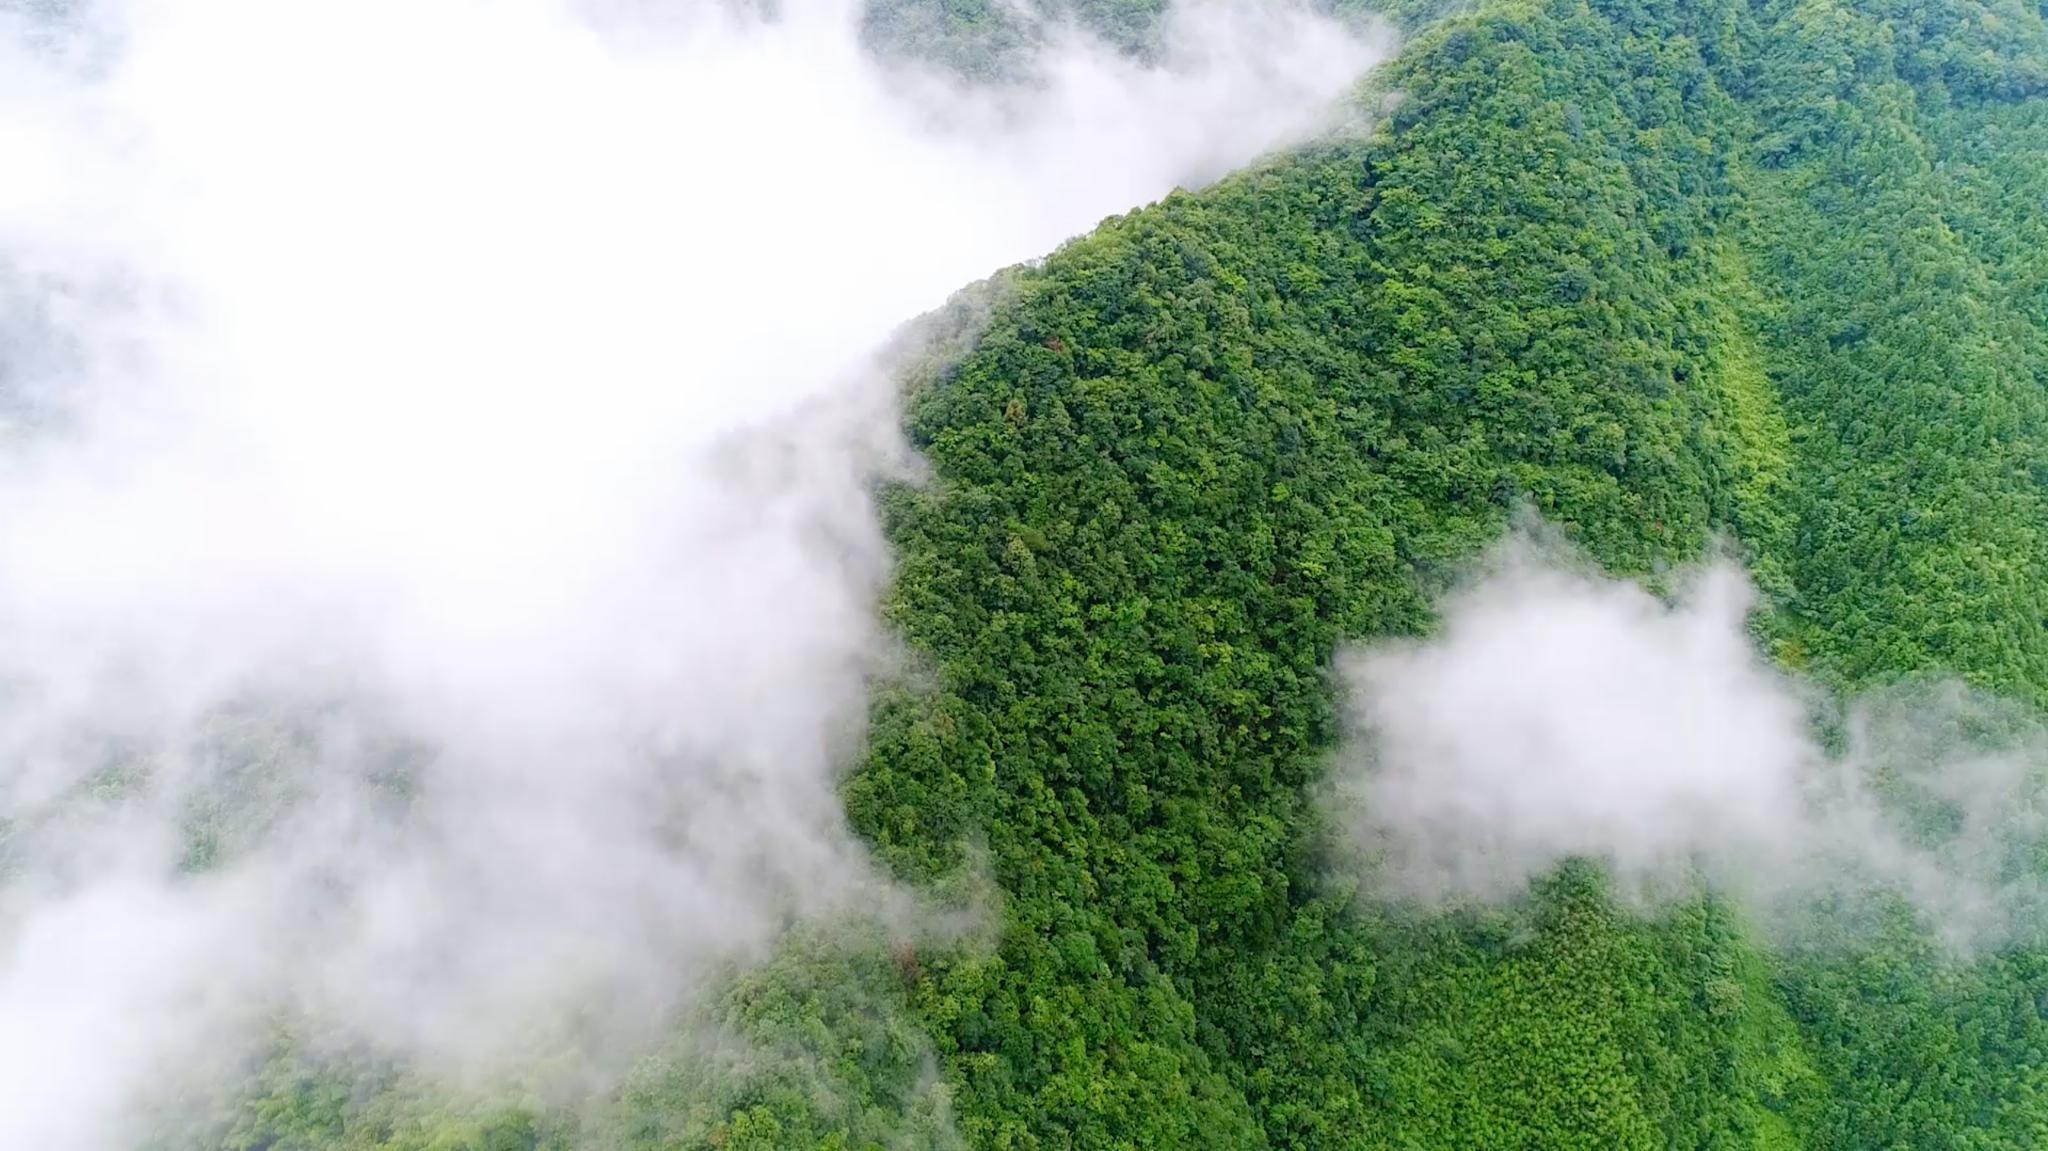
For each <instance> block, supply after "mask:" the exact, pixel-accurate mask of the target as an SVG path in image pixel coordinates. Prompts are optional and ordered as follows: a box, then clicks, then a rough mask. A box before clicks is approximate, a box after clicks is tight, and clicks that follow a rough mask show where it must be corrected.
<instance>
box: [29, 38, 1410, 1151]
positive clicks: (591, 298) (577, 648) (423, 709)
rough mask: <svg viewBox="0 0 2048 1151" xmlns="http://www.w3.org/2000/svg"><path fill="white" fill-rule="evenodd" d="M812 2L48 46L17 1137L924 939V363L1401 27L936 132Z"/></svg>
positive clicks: (480, 1057) (1240, 53)
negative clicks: (881, 827)
mask: <svg viewBox="0 0 2048 1151" xmlns="http://www.w3.org/2000/svg"><path fill="white" fill-rule="evenodd" d="M620 7H621V8H622V9H623V8H624V7H627V6H620ZM780 8H781V12H780V15H779V17H778V18H776V19H774V20H763V19H762V18H760V17H759V16H758V15H757V14H749V13H748V12H747V11H743V10H741V9H737V8H731V7H726V6H722V5H718V4H714V3H709V2H706V3H685V4H678V5H675V6H672V7H667V8H660V7H653V6H638V7H633V8H632V10H631V11H630V12H622V11H612V12H609V13H608V14H605V15H602V16H598V15H594V14H592V13H591V12H589V11H572V10H571V9H569V8H568V7H565V6H564V5H563V4H560V3H556V2H553V0H495V2H485V0H351V2H349V3H312V2H309V0H175V2H173V0H132V2H126V3H109V4H104V5H101V6H98V7H90V8H84V9H81V10H79V11H76V12H73V13H71V14H70V15H68V16H64V17H62V18H61V19H59V18H45V20H46V22H45V23H42V24H36V23H34V22H33V21H32V20H30V19H28V18H19V19H17V20H16V22H15V25H14V26H13V29H12V31H13V32H14V33H17V34H16V35H10V36H8V37H5V38H4V44H5V46H4V47H0V171H6V172H8V173H9V177H8V179H7V180H6V181H4V182H0V184H4V187H0V269H4V272H5V274H4V276H0V286H4V288H5V291H4V293H0V299H5V301H6V318H5V322H4V323H0V333H4V337H0V339H4V349H0V350H4V353H5V362H4V365H0V373H4V374H0V406H4V407H6V408H8V409H9V410H8V413H7V414H8V417H9V423H8V425H7V427H8V429H9V430H8V431H6V432H5V433H4V437H5V438H4V439H0V815H4V816H5V818H6V819H7V820H8V821H9V826H10V829H11V834H10V839H9V844H8V846H9V851H10V859H11V861H12V868H13V870H12V873H11V881H10V883H9V885H8V886H7V888H6V889H5V893H4V896H0V898H4V904H0V1145H5V1146H37V1147H49V1148H58V1149H63V1148H80V1149H85V1151H92V1149H95V1148H100V1147H105V1146H111V1145H114V1144H116V1143H118V1142H119V1141H120V1140H121V1139H122V1138H123V1137H124V1130H125V1129H124V1126H123V1125H124V1123H126V1122H127V1121H128V1119H127V1117H128V1115H129V1108H130V1105H131V1104H132V1103H133V1102H134V1099H135V1096H136V1094H137V1092H138V1090H140V1089H142V1088H145V1087H154V1086H163V1085H165V1084H167V1083H171V1081H172V1080H174V1079H175V1074H174V1072H175V1071H176V1070H177V1069H180V1068H183V1069H187V1070H189V1069H191V1068H193V1067H195V1066H197V1067H201V1068H202V1069H203V1070H207V1071H209V1072H210V1071H211V1069H212V1065H213V1063H215V1062H219V1061H227V1062H232V1060H233V1059H234V1058H236V1057H237V1056H238V1055H239V1054H240V1053H244V1052H245V1051H246V1050H247V1044H248V1043H249V1042H252V1041H253V1040H254V1039H256V1038H257V1037H258V1033H259V1032H260V1031H261V1029H262V1026H263V1023H262V1019H263V1018H264V1016H263V1012H265V1011H267V1010H269V1009H270V1008H273V1007H281V1008H287V1009H292V1010H297V1011H302V1012H305V1013H308V1014H310V1015H311V1016H313V1017H318V1018H325V1019H328V1020H346V1021H348V1023H349V1025H351V1026H352V1027H354V1028H356V1029H357V1030H358V1031H359V1032H360V1033H361V1034H362V1036H363V1037H364V1038H367V1039H369V1040H370V1041H373V1042H376V1043H379V1044H383V1045H385V1046H387V1047H392V1048H396V1049H400V1050H407V1051H412V1052H415V1053H418V1054H420V1055H421V1056H422V1057H426V1058H430V1059H438V1060H442V1061H445V1062H449V1063H451V1064H453V1065H459V1066H471V1067H474V1066H477V1065H478V1064H479V1062H480V1061H481V1062H482V1063H486V1064H487V1063H489V1062H491V1061H492V1060H502V1059H506V1058H515V1057H517V1055H518V1054H519V1053H520V1052H524V1051H528V1050H530V1049H532V1048H534V1047H549V1046H553V1047H555V1048H560V1047H562V1046H563V1045H570V1046H571V1047H574V1046H575V1045H584V1046H587V1047H589V1051H587V1052H586V1054H588V1055H589V1056H590V1057H591V1058H596V1057H597V1055H598V1054H599V1053H600V1052H601V1050H602V1051H610V1050H630V1049H631V1046H632V1042H633V1041H634V1040H635V1039H636V1038H638V1037H640V1036H641V1033H642V1032H643V1031H644V1030H645V1029H646V1028H647V1027H648V1026H650V1025H651V1023H652V1022H654V1021H658V1020H659V1019H660V1017H661V1015H662V1012H663V1011H664V1009H665V1008H667V1007H668V1006H669V1005H671V1004H672V1003H674V1002H675V1000H676V998H677V997H678V996H680V995H684V994H686V993H687V991H688V990H689V988H690V987H691V985H692V981H693V979H695V978H697V977H698V976H699V975H701V973H702V972H703V971H704V970H706V969H708V968H709V967H710V966H712V965H713V964H715V963H718V962H720V961H723V960H725V959H727V958H730V957H733V956H735V955H744V954H746V953H748V952H749V951H750V950H752V949H754V948H757V947H759V946H762V945H763V944H764V943H766V942H767V941H769V940H771V939H772V938H773V937H774V936H775V934H776V932H777V931H779V930H780V926H781V925H782V924H783V923H785V922H786V921H787V919H788V917H790V916H793V915H795V916H801V915H804V914H809V913H812V912H816V911H820V910H826V909H833V908H841V907H846V906H850V905H854V904H858V905H861V906H870V905H872V906H876V907H884V906H886V905H888V903H889V902H890V900H891V899H893V898H894V897H893V896H891V895H889V893H888V890H887V886H886V885H885V884H882V883H881V882H880V881H879V880H877V879H876V878H875V877H874V876H873V875H871V873H870V871H869V869H868V868H867V866H866V865H865V862H864V860H863V859H862V856H861V853H860V852H859V850H858V849H857V847H856V845H854V844H853V843H852V842H851V841H850V838H849V836H848V835H847V834H846V832H845V830H844V828H843V826H842V819H841V815H840V812H839V809H838V805H837V799H836V794H835V790H834V772H835V770H836V768H837V767H838V766H839V765H840V764H841V763H842V762H843V760H844V754H843V753H844V751H845V748H846V746H847V741H848V739H849V738H851V737H852V736H853V735H855V734H857V727H858V723H859V720H860V716H861V711H862V706H863V705H862V691H863V684H864V678H865V677H866V676H867V675H868V674H870V673H871V672H872V671H873V670H874V669H875V668H876V667H877V666H878V664H877V661H878V660H880V659H882V658H884V653H885V652H886V650H887V645H886V643H885V642H884V639H885V637H883V636H882V635H881V634H879V630H878V625H877V623H876V621H875V619H874V617H873V613H872V611H871V610H870V609H871V603H872V600H873V597H874V595H875V593H876V590H877V588H878V586H879V583H880V581H881V580H882V579H883V578H884V576H885V575H886V566H887V556H886V554H885V549H884V547H883V545H882V541H881V539H880V536H879V530H878V527H877V525H876V523H875V520H874V517H873V516H872V514H871V512H870V509H869V507H868V505H867V501H866V497H865V495H864V492H865V486H866V483H867V481H868V480H869V479H870V478H871V477H872V475H873V474H874V472H875V469H876V468H877V467H880V466H883V464H884V463H885V462H886V461H887V459H888V458H889V457H890V456H891V455H892V453H893V452H894V451H895V450H896V448H895V447H894V445H893V436H894V432H893V418H892V416H891V415H890V413H889V411H888V405H887V404H886V403H885V402H876V400H875V397H878V396H886V394H887V392H886V384H883V383H880V382H878V381H877V379H876V378H875V373H874V371H873V369H872V366H871V361H870V356H871V354H872V353H873V352H874V350H875V349H876V348H877V347H878V346H879V345H880V344H881V343H882V341H883V340H884V339H885V338H886V337H887V336H888V335H889V333H890V332H891V330H892V329H893V328H894V327H895V326H896V325H897V324H899V323H901V322H902V321H904V320H906V319H908V318H910V317H911V316H913V315H915V314H916V313H918V312H920V311H922V310H924V309H926V308H929V307H931V306H934V305H936V304H938V303H939V302H941V301H942V300H943V299H944V298H945V296H946V294H947V293H948V292H949V291H951V290H952V289H953V288H955V287H956V286H958V285H960V284H962V283H964V282H966V281H969V280H971V279H974V278H977V277H979V276H982V275H985V274H986V273H988V272H989V271H990V270H992V269H993V268H995V267H998V266H1001V265H1004V264H1007V263H1011V262H1014V261H1017V260H1020V259H1024V258H1029V257H1032V256H1035V255H1038V254H1040V253H1042V252H1044V251H1045V250H1047V249H1049V248H1051V247H1052V246H1054V245H1056V244H1057V243H1058V242H1059V241H1061V240H1062V239H1064V238H1065V237H1067V236H1070V235H1072V234H1075V233H1077V232H1080V231H1083V230H1085V229H1087V228H1088V227H1090V226H1092V225H1093V224H1094V223H1095V222H1096V221H1097V220H1098V219H1100V218H1101V217H1102V216H1104V215H1106V214H1109V213H1113V212H1117V211H1121V210H1123V209H1125V208H1128V207H1130V206H1133V205H1135V204H1137V203H1139V202H1142V201H1145V200H1148V199H1150V198H1153V197H1156V196H1158V195H1160V194H1162V193H1164V192H1166V191H1167V190H1169V189H1170V188H1171V187H1172V186H1173V185H1174V184H1175V183H1177V182H1184V181H1188V180H1196V179H1201V178H1204V177H1207V176H1210V175H1213V174H1215V173H1217V172H1219V171H1221V170H1223V169H1225V168H1227V167H1229V166H1231V165H1234V164H1238V163H1241V162H1243V161H1245V160H1247V159H1249V158H1251V157H1252V156H1254V155H1256V154H1257V153H1258V152H1259V151H1261V150H1263V149H1265V148H1267V147H1270V146H1272V145H1275V144H1277V143H1281V142H1284V141H1285V140H1287V139H1288V138H1290V137H1291V136H1294V135H1298V134H1300V133H1303V132H1306V131H1309V130H1311V129H1313V128H1314V127H1315V126H1316V125H1317V124H1319V123H1321V122H1322V116H1323V115H1324V112H1325V110H1326V108H1327V106H1328V104H1329V102H1330V101H1331V100H1332V99H1333V98H1334V97H1336V96H1337V95H1339V94H1340V93H1341V92H1342V91H1343V90H1344V88H1345V87H1346V86H1347V85H1348V84H1349V83H1350V82H1351V81H1352V80H1353V79H1354V78H1355V77H1356V76H1357V75H1358V74H1359V73H1360V72H1362V71H1363V69H1364V68H1366V67H1367V66H1368V65H1369V64H1370V63H1371V62H1372V60H1373V59H1374V58H1375V57H1376V55H1377V51H1378V50H1377V48H1376V47H1375V46H1373V45H1371V44H1369V43H1366V42H1363V41H1361V40H1360V39H1358V38H1357V37H1356V36H1355V35H1354V34H1352V33H1351V32H1348V31H1345V30H1343V29H1340V28H1339V27H1337V26H1335V25H1333V24H1331V23H1328V22H1326V21H1323V20H1320V19H1317V18H1314V17H1311V16H1308V15H1306V14H1304V13H1302V12H1300V11H1293V10H1285V9H1272V8H1256V9H1254V8H1241V9H1225V8H1202V9H1199V10H1193V11H1190V12H1189V13H1187V14H1185V15H1183V16H1176V17H1173V18H1172V19H1173V20H1174V21H1175V23H1174V24H1173V25H1172V30H1171V31H1170V33H1169V35H1168V36H1167V43H1168V44H1169V45H1171V47H1170V49H1169V50H1168V52H1167V53H1166V55H1165V57H1164V62H1163V63H1162V64H1161V65H1158V66H1140V65H1138V64H1135V63H1132V62H1130V61H1128V60H1125V59H1123V58H1121V57H1118V56H1115V55H1114V54H1112V53H1109V52H1107V51H1104V50H1101V49H1099V48H1093V47H1088V46H1085V45H1073V44H1069V45H1065V46H1064V47H1063V48H1062V49H1061V51H1060V53H1059V54H1057V55H1055V56H1052V57H1049V58H1047V59H1045V60H1043V61H1041V68H1040V75H1041V77H1042V82H1041V83H1040V84H1039V85H1038V86H1036V87H1032V88H1027V89H1011V90H1007V91H1005V92H1001V93H988V92H969V91H966V90H959V91H955V92H953V93H951V104H950V111H949V112H947V113H946V114H944V115H935V113H934V111H933V109H934V107H936V106H937V105H935V103H934V102H933V101H932V99H931V98H930V97H931V95H932V91H933V89H932V86H933V85H934V84H939V83H941V82H940V81H938V80H936V79H934V78H932V77H930V76H924V77H908V76H904V75H899V74H891V73H888V72H885V71H884V70H882V69H881V67H880V66H878V65H877V64H876V63H875V62H874V61H873V60H871V59H870V58H869V57H868V56H867V55H865V54H864V53H863V52H862V51H861V50H860V48H859V46H858V42H857V34H856V13H855V12H854V11H853V10H852V8H851V7H850V6H849V5H847V4H845V3H840V2H836V0H795V2H793V3H789V4H785V5H781V6H780ZM49 19H59V22H58V23H56V24H51V23H48V22H47V21H48V20H49ZM194 828H198V829H200V830H201V831H203V832H205V834H204V835H202V836H200V842H201V846H202V847H203V848H204V849H205V850H208V851H211V852H213V853H214V854H213V856H212V857H211V858H212V860H213V862H212V864H211V866H210V867H208V868H203V869H199V870H193V869H191V868H189V867H187V866H185V865H186V864H187V863H188V862H190V858H189V857H190V853H191V852H192V851H193V850H194V847H193V835H192V829H194ZM593 1037H595V1038H593ZM172 1085H175V1084H174V1083H173V1084H172Z"/></svg>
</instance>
